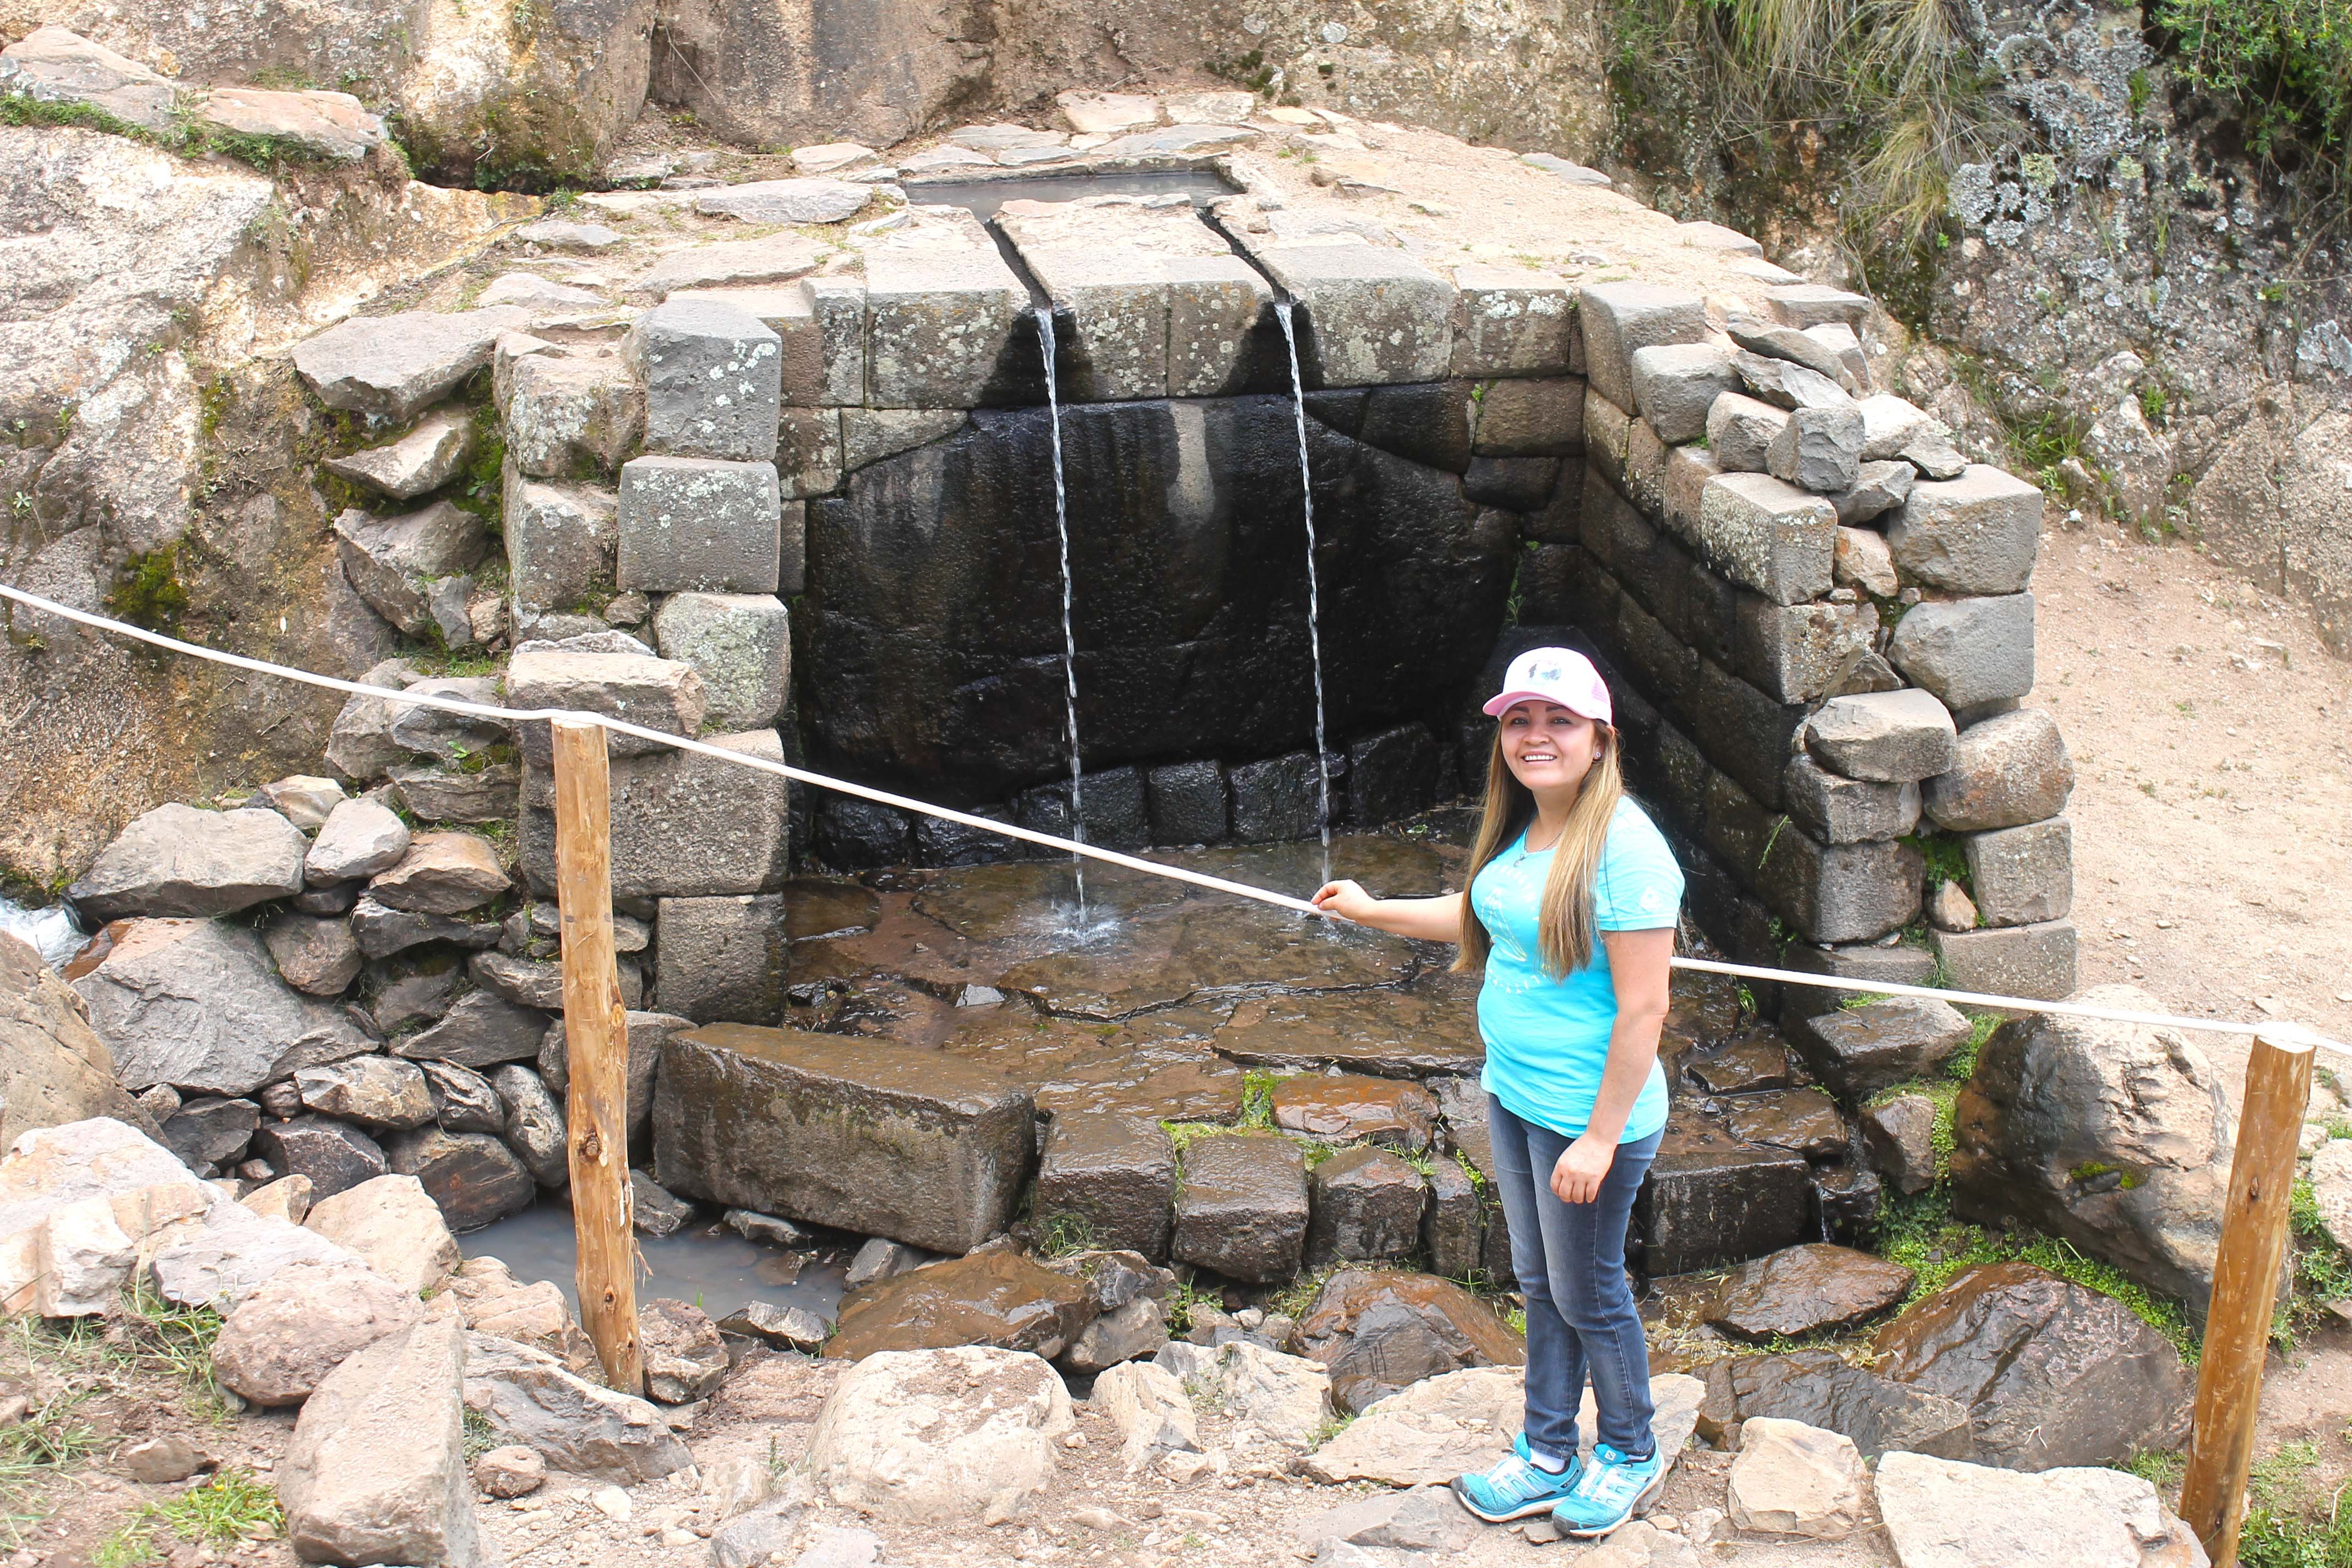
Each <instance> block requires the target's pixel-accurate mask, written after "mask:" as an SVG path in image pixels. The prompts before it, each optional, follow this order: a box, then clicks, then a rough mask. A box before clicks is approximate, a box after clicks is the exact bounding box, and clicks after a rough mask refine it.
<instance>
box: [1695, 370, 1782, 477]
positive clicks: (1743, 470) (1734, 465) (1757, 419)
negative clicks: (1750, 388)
mask: <svg viewBox="0 0 2352 1568" xmlns="http://www.w3.org/2000/svg"><path fill="white" fill-rule="evenodd" d="M1788 422H1789V411H1788V410H1787V409H1785V408H1775V407H1773V406H1772V405H1770V404H1769V403H1766V402H1764V401H1763V400H1762V399H1760V398H1755V397H1750V396H1748V395H1747V394H1746V393H1744V392H1739V391H1736V390H1735V391H1728V392H1723V393H1719V394H1717V396H1716V399H1715V401H1714V402H1713V403H1711V404H1709V405H1707V411H1706V448H1707V450H1708V452H1710V453H1711V454H1713V456H1714V458H1715V461H1716V466H1717V468H1721V469H1722V470H1723V471H1724V472H1725V473H1727V474H1760V473H1762V472H1763V471H1764V463H1765V459H1766V458H1767V456H1768V455H1769V453H1770V452H1771V449H1772V440H1773V437H1777V436H1779V435H1780V427H1781V426H1784V425H1786V424H1787V423H1788Z"/></svg>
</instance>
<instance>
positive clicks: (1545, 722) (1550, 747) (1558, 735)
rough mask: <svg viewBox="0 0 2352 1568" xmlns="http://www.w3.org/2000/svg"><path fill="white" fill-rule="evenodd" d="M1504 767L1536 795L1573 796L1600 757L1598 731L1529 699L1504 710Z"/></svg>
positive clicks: (1573, 716)
mask: <svg viewBox="0 0 2352 1568" xmlns="http://www.w3.org/2000/svg"><path fill="white" fill-rule="evenodd" d="M1499 722H1500V723H1501V725H1502V735H1503V761H1504V763H1506V764H1507V765H1508V766H1509V768H1510V770H1511V776H1512V777H1513V778H1516V779H1517V780H1518V781H1519V783H1521V784H1525V785H1526V786H1527V787H1528V789H1529V790H1530V791H1533V792H1535V793H1536V794H1538V795H1540V794H1543V793H1545V792H1546V791H1550V790H1572V789H1574V788H1576V787H1577V786H1578V785H1580V784H1582V783H1583V782H1584V775H1585V774H1586V773H1589V772H1591V768H1592V764H1593V763H1594V762H1596V761H1598V760H1599V758H1600V755H1601V731H1600V727H1599V726H1598V725H1596V724H1594V723H1593V721H1591V720H1590V719H1587V718H1586V717H1585V716H1584V715H1583V714H1581V713H1578V712H1576V711H1574V710H1570V709H1567V708H1563V707H1561V706H1560V705H1559V703H1557V702H1546V701H1543V700H1541V699H1539V698H1529V699H1528V700H1527V701H1525V702H1519V703H1515V704H1513V705H1512V706H1511V707H1509V708H1507V709H1506V710H1504V712H1503V717H1502V719H1501V720H1500V721H1499Z"/></svg>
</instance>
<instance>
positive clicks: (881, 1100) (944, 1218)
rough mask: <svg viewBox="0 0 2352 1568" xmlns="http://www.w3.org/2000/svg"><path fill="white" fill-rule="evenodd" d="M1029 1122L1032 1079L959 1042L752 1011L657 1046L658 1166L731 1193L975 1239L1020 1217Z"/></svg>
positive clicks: (958, 1241) (866, 1225)
mask: <svg viewBox="0 0 2352 1568" xmlns="http://www.w3.org/2000/svg"><path fill="white" fill-rule="evenodd" d="M1034 1136H1035V1132H1034V1114H1033V1112H1032V1110H1031V1107H1030V1097H1029V1091H1028V1090H1027V1089H1023V1088H1021V1087H1019V1086H1017V1085H1015V1084H1013V1083H1012V1082H1010V1081H1008V1080H1007V1079H1003V1078H1002V1077H1000V1076H998V1075H997V1074H996V1073H994V1072H992V1071H990V1070H989V1069H988V1068H984V1067H982V1066H979V1065H977V1064H973V1063H967V1062H965V1061H963V1060H961V1058H954V1057H947V1056H941V1055H939V1054H937V1053H930V1052H925V1053H918V1054H914V1055H909V1054H908V1052H907V1051H906V1050H905V1048H904V1047H898V1046H892V1045H887V1044H871V1043H868V1042H866V1041H863V1040H856V1039H851V1038H847V1037H842V1036H838V1035H819V1034H812V1033H808V1032H805V1031H802V1030H798V1029H763V1028H758V1027H755V1026H750V1025H744V1024H713V1025H709V1026H706V1027H703V1028H699V1029H695V1030H693V1031H691V1032H689V1033H686V1034H680V1035H675V1036H672V1037H670V1038H669V1039H668V1040H667V1042H666V1043H665V1044H664V1046H663V1047H662V1064H661V1076H660V1079H659V1087H658V1089H657V1092H656V1099H655V1104H654V1163H655V1171H656V1177H657V1179H658V1180H659V1181H660V1183H661V1184H662V1185H663V1186H665V1187H667V1188H668V1189H669V1190H670V1191H672V1192H675V1193H678V1194H683V1195H685V1196H688V1197H696V1198H702V1199H705V1200H707V1201H709V1202H711V1203H718V1204H724V1205H727V1206H729V1207H730V1208H748V1209H753V1210H756V1211H758V1212H759V1213H761V1214H772V1215H785V1216H787V1217H789V1218H792V1219H797V1220H805V1221H808V1222H810V1223H812V1224H815V1225H830V1226H840V1227H842V1228H844V1229H846V1230H852V1231H856V1232H858V1233H859V1234H862V1235H866V1236H884V1237H890V1238H892V1239H893V1240H897V1241H903V1242H908V1243H910V1244H912V1245H914V1246H917V1247H930V1248H932V1249H933V1250H935V1251H942V1252H959V1253H961V1252H967V1251H970V1250H971V1248H973V1247H978V1246H979V1245H980V1244H981V1243H982V1242H983V1241H986V1240H987V1239H988V1238H989V1237H992V1236H994V1235H996V1234H997V1233H998V1232H1000V1231H1002V1230H1003V1228H1004V1226H1005V1223H1006V1221H1007V1220H1009V1219H1010V1218H1011V1217H1012V1214H1013V1203H1014V1201H1015V1200H1016V1199H1017V1198H1018V1196H1019V1194H1020V1189H1021V1185H1022V1184H1023V1182H1024V1180H1025V1179H1026V1177H1027V1175H1028V1166H1029V1154H1030V1149H1031V1144H1032V1142H1033V1140H1034ZM1302 1217H1303V1216H1302Z"/></svg>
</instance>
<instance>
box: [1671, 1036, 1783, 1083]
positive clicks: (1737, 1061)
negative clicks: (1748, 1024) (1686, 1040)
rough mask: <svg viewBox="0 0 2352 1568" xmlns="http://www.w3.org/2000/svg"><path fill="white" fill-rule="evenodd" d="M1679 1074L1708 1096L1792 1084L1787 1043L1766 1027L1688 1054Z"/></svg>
mask: <svg viewBox="0 0 2352 1568" xmlns="http://www.w3.org/2000/svg"><path fill="white" fill-rule="evenodd" d="M1683 1071H1684V1072H1685V1073H1687V1074H1689V1075H1690V1077H1692V1078H1693V1079H1696V1080H1697V1082H1698V1086H1699V1087H1700V1088H1701V1089H1706V1091H1707V1092H1708V1093H1710V1094H1754V1093H1756V1092H1758V1091H1759V1090H1761V1089H1787V1088H1789V1087H1790V1085H1791V1084H1793V1083H1794V1082H1795V1081H1796V1080H1795V1079H1794V1078H1793V1077H1792V1076H1791V1075H1790V1071H1789V1046H1788V1042H1787V1041H1786V1040H1785V1039H1783V1038H1782V1037H1781V1035H1780V1030H1778V1029H1774V1028H1769V1027H1767V1028H1756V1029H1750V1030H1748V1031H1747V1032H1746V1033H1745V1034H1742V1035H1740V1036H1739V1037H1737V1038H1735V1039H1731V1040H1727V1041H1726V1042H1725V1043H1724V1044H1722V1045H1720V1046H1717V1047H1713V1048H1711V1049H1708V1050H1703V1051H1695V1052H1693V1053H1691V1054H1690V1055H1689V1056H1687V1057H1685V1058H1683Z"/></svg>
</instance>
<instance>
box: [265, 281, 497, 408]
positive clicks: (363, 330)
mask: <svg viewBox="0 0 2352 1568" xmlns="http://www.w3.org/2000/svg"><path fill="white" fill-rule="evenodd" d="M529 324H530V312H529V311H527V310H519V309H516V308H515V307H513V306H507V305H494V306H490V307H488V308H487V309H484V310H458V311H456V312H452V313H446V314H445V313H443V312H441V311H437V310H408V311H404V312H401V313H400V314H397V315H390V316H353V317H352V318H351V319H350V320H348V321H339V322H337V323H336V324H335V325H334V326H331V327H329V328H328V329H327V330H326V331H323V332H320V334H318V336H316V337H313V338H310V339H306V340H305V341H304V342H299V343H297V344H295V345H294V369H295V371H296V373H297V374H299V375H300V376H301V377H302V379H303V380H304V381H306V382H308V383H309V384H310V390H311V391H313V392H315V393H317V394H318V395H319V400H320V402H322V403H324V404H325V405H327V406H328V407H330V408H342V409H348V410H350V411H351V412H352V413H354V414H365V415H367V416H370V417H372V418H376V419H384V420H390V421H394V422H395V423H397V422H400V421H404V420H407V419H411V418H414V417H415V416H416V415H417V414H419V413H421V412H423V411H424V410H425V409H426V408H428V407H430V406H431V405H434V404H436V403H437V402H439V401H440V400H441V399H442V398H443V397H445V396H446V395H448V394H449V392H450V391H451V390H452V389H454V388H455V387H456V386H457V384H458V383H459V382H461V381H463V380H465V379H466V378H467V376H469V375H471V374H474V373H475V372H476V371H478V370H479V369H481V368H482V367H483V366H484V365H486V364H488V363H490V352H491V350H492V349H493V348H494V347H495V346H496V345H497V343H498V341H499V334H500V333H502V332H508V331H516V330H518V329H520V328H522V327H525V326H527V325H529Z"/></svg>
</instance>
